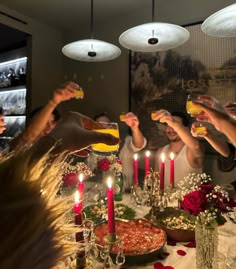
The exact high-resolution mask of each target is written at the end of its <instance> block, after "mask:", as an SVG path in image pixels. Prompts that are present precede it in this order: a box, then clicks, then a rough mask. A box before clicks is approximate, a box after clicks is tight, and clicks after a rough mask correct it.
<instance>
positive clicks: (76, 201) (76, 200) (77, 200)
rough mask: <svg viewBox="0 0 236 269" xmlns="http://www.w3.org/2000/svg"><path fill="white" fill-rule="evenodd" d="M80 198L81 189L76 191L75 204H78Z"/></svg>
mask: <svg viewBox="0 0 236 269" xmlns="http://www.w3.org/2000/svg"><path fill="white" fill-rule="evenodd" d="M79 200H80V194H79V191H76V192H75V204H78V203H79Z"/></svg>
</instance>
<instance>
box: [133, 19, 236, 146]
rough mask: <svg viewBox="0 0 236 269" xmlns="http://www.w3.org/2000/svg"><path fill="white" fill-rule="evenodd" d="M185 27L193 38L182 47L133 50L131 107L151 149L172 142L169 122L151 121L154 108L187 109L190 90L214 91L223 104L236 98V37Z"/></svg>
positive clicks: (199, 91)
mask: <svg viewBox="0 0 236 269" xmlns="http://www.w3.org/2000/svg"><path fill="white" fill-rule="evenodd" d="M185 27H186V29H187V30H188V31H189V32H190V38H189V40H188V41H187V42H186V43H185V44H183V45H182V46H180V47H177V48H175V49H172V50H168V51H162V52H155V53H141V52H131V53H130V110H131V111H133V112H134V113H135V114H136V115H137V116H138V117H139V120H140V127H141V129H142V131H143V133H144V134H145V136H146V137H147V140H148V148H149V149H151V150H155V149H157V148H159V147H160V146H162V145H164V144H166V143H167V141H166V136H165V126H164V125H163V124H160V123H157V122H154V121H152V120H151V112H152V111H153V110H158V109H166V110H168V111H170V112H173V111H182V112H186V108H185V104H186V99H187V96H188V94H189V93H197V94H203V95H210V96H213V97H215V98H217V99H218V100H219V101H220V102H221V103H222V104H225V103H227V102H232V101H235V100H236V39H235V38H215V37H210V36H207V35H206V34H204V33H203V32H202V31H201V23H196V24H192V25H188V26H185ZM191 120H193V119H191Z"/></svg>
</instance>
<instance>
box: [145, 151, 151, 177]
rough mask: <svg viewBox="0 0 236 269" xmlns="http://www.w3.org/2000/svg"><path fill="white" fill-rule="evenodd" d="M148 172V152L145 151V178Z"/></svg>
mask: <svg viewBox="0 0 236 269" xmlns="http://www.w3.org/2000/svg"><path fill="white" fill-rule="evenodd" d="M149 170H150V151H149V150H148V151H146V153H145V176H146V175H148V173H149Z"/></svg>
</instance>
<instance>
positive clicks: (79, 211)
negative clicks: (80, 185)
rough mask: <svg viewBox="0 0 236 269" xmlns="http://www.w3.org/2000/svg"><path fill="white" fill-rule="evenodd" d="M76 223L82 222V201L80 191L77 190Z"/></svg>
mask: <svg viewBox="0 0 236 269" xmlns="http://www.w3.org/2000/svg"><path fill="white" fill-rule="evenodd" d="M74 214H75V224H76V225H81V224H82V203H81V201H80V193H79V191H78V190H77V191H76V192H75V204H74Z"/></svg>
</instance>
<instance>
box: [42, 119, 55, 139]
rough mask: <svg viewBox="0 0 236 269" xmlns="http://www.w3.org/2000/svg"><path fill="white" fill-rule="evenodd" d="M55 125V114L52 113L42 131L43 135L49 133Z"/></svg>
mask: <svg viewBox="0 0 236 269" xmlns="http://www.w3.org/2000/svg"><path fill="white" fill-rule="evenodd" d="M55 126H56V121H55V116H54V115H53V114H51V116H50V118H49V119H48V122H47V125H46V127H45V128H44V130H43V132H42V135H47V134H49V133H50V132H51V131H52V129H53V128H54V127H55Z"/></svg>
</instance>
